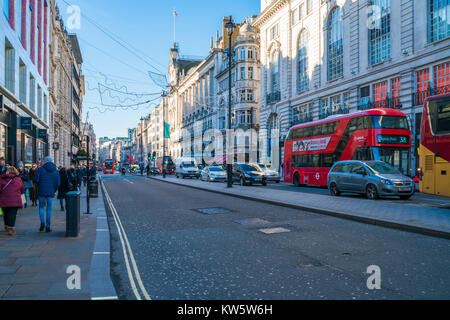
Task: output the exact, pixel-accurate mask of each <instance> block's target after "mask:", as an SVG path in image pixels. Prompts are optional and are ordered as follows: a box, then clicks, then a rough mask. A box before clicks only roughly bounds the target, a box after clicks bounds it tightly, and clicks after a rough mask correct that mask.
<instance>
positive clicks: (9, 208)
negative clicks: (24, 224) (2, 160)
mask: <svg viewBox="0 0 450 320" xmlns="http://www.w3.org/2000/svg"><path fill="white" fill-rule="evenodd" d="M24 193H25V187H24V185H23V182H22V179H20V177H19V172H18V171H17V169H16V168H14V167H8V168H7V169H6V173H5V174H2V175H1V176H0V208H2V211H3V221H4V223H5V231H6V232H7V233H8V234H9V235H10V236H14V235H15V234H16V231H15V225H16V216H17V212H18V211H19V209H20V208H22V207H23V205H24V203H23V198H22V195H23V194H24Z"/></svg>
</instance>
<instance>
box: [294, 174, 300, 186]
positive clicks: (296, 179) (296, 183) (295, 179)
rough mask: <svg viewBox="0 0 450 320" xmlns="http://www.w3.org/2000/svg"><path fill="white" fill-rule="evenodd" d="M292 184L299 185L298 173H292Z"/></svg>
mask: <svg viewBox="0 0 450 320" xmlns="http://www.w3.org/2000/svg"><path fill="white" fill-rule="evenodd" d="M294 185H295V186H296V187H297V188H298V187H300V176H299V175H298V173H296V174H294Z"/></svg>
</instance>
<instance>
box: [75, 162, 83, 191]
mask: <svg viewBox="0 0 450 320" xmlns="http://www.w3.org/2000/svg"><path fill="white" fill-rule="evenodd" d="M76 172H77V185H78V188H80V189H81V183H82V182H83V169H81V166H78V168H77V170H76Z"/></svg>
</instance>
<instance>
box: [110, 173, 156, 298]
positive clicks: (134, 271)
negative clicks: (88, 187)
mask: <svg viewBox="0 0 450 320" xmlns="http://www.w3.org/2000/svg"><path fill="white" fill-rule="evenodd" d="M101 184H102V189H103V192H104V193H105V197H106V201H107V202H108V205H109V207H110V209H111V213H112V216H113V218H114V223H115V224H116V227H117V232H118V233H119V237H120V243H121V244H122V250H123V256H124V259H125V264H126V268H127V274H128V279H129V280H130V284H131V289H132V290H133V293H134V295H135V296H136V299H137V300H151V298H150V296H149V295H148V293H147V290H145V287H144V284H143V283H142V279H141V275H140V273H139V270H138V267H137V264H136V260H135V259H134V255H133V250H131V246H130V243H129V242H128V237H127V234H126V232H125V229H124V228H123V225H122V222H121V221H120V218H119V215H118V214H117V210H116V208H115V207H114V204H113V203H112V201H111V198H110V197H109V194H108V191H107V190H106V187H105V184H104V183H103V181H101ZM130 264H131V267H130ZM135 278H136V281H135ZM136 283H137V285H136Z"/></svg>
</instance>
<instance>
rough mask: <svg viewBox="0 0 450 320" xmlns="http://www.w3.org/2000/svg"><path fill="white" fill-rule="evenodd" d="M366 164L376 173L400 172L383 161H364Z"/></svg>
mask: <svg viewBox="0 0 450 320" xmlns="http://www.w3.org/2000/svg"><path fill="white" fill-rule="evenodd" d="M366 165H367V166H368V167H369V168H370V169H372V171H373V172H375V173H378V174H400V171H398V170H397V169H395V168H394V167H391V166H390V165H388V164H387V163H384V162H374V163H366Z"/></svg>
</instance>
